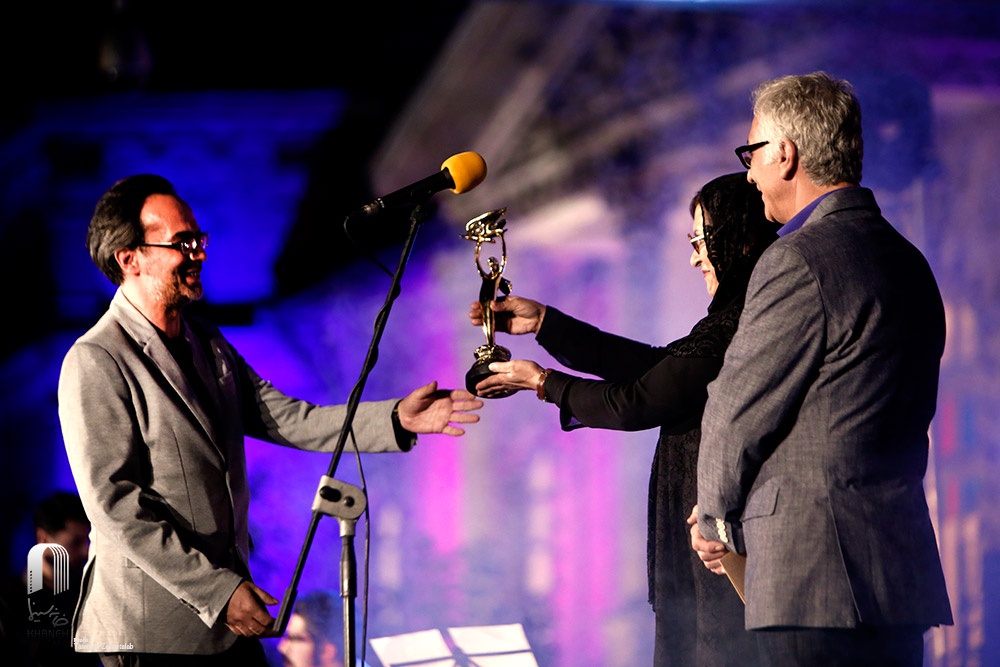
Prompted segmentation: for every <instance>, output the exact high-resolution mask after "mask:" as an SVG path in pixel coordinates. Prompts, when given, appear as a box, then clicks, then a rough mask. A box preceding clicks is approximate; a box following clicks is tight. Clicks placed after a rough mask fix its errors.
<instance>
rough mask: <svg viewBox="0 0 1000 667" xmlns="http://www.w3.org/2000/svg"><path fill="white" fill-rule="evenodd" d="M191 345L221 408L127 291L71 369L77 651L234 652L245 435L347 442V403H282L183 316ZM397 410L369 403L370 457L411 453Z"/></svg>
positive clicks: (362, 423)
mask: <svg viewBox="0 0 1000 667" xmlns="http://www.w3.org/2000/svg"><path fill="white" fill-rule="evenodd" d="M184 335H185V337H186V338H187V339H188V341H189V343H190V344H191V346H192V348H193V351H194V364H195V367H196V368H197V370H198V373H199V375H200V376H201V378H202V379H203V384H204V385H205V390H204V391H207V393H208V396H210V397H211V398H212V399H213V403H214V404H213V405H204V404H203V402H202V401H199V399H198V393H197V392H196V391H195V389H194V387H192V385H191V384H190V382H189V379H188V378H187V377H186V376H185V375H184V373H183V372H182V371H181V368H180V366H179V365H178V363H177V362H176V361H175V360H174V357H173V356H172V355H171V353H170V352H169V351H168V349H167V347H166V345H165V344H164V342H163V340H162V339H161V337H160V335H159V334H158V333H157V331H156V329H155V327H153V325H152V324H151V323H150V322H149V321H148V320H147V319H146V318H145V317H144V316H143V315H142V314H141V313H139V311H138V310H136V309H135V307H133V306H132V304H131V303H129V301H128V300H127V299H126V298H125V296H124V295H123V294H122V292H121V290H119V291H118V293H117V294H115V297H114V299H113V301H112V303H111V306H110V308H109V309H108V311H107V313H105V315H104V316H103V317H102V318H101V319H100V321H99V322H98V323H97V324H96V325H95V326H94V327H93V328H92V329H91V330H90V331H89V332H87V333H86V334H85V335H84V336H82V337H81V338H80V339H79V340H78V341H76V343H74V345H73V346H72V347H71V348H70V350H69V352H68V353H67V355H66V358H65V360H64V362H63V367H62V372H61V374H60V377H59V419H60V422H61V424H62V431H63V439H64V441H65V445H66V452H67V454H68V456H69V462H70V467H71V468H72V471H73V477H74V479H75V480H76V484H77V488H78V490H79V492H80V497H81V499H82V500H83V505H84V508H85V509H86V511H87V516H88V517H89V518H90V520H91V523H92V530H91V536H90V537H91V545H90V557H89V559H88V562H87V565H86V569H85V571H84V581H83V590H82V592H81V596H80V603H79V605H78V608H77V612H76V615H75V618H74V621H73V636H74V637H75V638H76V640H77V642H76V645H77V650H81V651H93V652H97V651H100V652H105V651H107V652H117V651H118V649H117V647H119V646H123V645H124V646H130V647H131V648H127V649H125V650H129V651H136V652H149V653H199V654H206V653H218V652H221V651H223V650H225V649H226V648H228V647H230V646H231V645H232V644H233V642H234V641H235V639H236V635H234V634H233V633H232V632H230V630H229V629H228V628H226V626H225V625H224V623H223V621H224V616H221V614H222V612H223V609H224V608H225V606H226V604H227V602H228V601H229V597H230V596H231V595H232V593H233V591H234V590H235V589H236V587H237V586H238V585H239V583H240V582H241V581H242V580H243V579H244V578H248V577H249V570H248V568H247V563H248V562H249V533H248V530H247V508H248V503H249V492H248V488H247V475H246V461H245V458H244V448H243V446H244V440H243V439H244V435H247V436H251V437H254V438H258V439H261V440H265V441H268V442H273V443H277V444H281V445H287V446H291V447H296V448H299V449H307V450H312V451H332V450H333V447H334V446H335V444H336V437H337V435H338V433H339V431H340V426H341V425H342V422H343V419H344V414H345V413H344V408H343V406H333V407H320V406H316V405H312V404H310V403H306V402H304V401H300V400H297V399H293V398H290V397H288V396H285V395H284V394H282V393H281V392H279V391H278V390H277V389H275V388H274V387H273V386H272V385H271V384H270V383H269V382H267V381H265V380H262V379H261V378H260V377H258V376H257V374H256V373H255V372H254V371H253V369H252V368H250V366H249V365H247V363H246V362H245V361H244V360H243V358H242V357H240V356H239V354H237V352H236V350H235V349H233V347H232V346H231V345H230V344H229V343H228V342H227V341H226V339H225V338H224V337H223V336H222V334H221V333H220V332H219V331H218V329H216V328H215V327H212V326H211V325H207V324H205V323H203V322H200V321H197V320H195V319H194V318H187V317H185V326H184ZM204 391H203V392H202V395H203V396H204V395H205V393H204ZM394 404H395V401H392V400H390V401H382V402H376V403H363V404H361V406H360V407H359V409H358V412H357V416H356V418H355V421H354V430H355V433H356V435H357V439H358V446H359V447H360V448H361V450H362V451H366V452H376V451H400V448H399V446H398V445H397V444H396V437H395V435H394V430H393V426H392V420H391V413H392V409H393V406H394ZM407 444H409V445H411V446H412V443H407ZM279 597H280V595H279ZM108 647H110V648H108Z"/></svg>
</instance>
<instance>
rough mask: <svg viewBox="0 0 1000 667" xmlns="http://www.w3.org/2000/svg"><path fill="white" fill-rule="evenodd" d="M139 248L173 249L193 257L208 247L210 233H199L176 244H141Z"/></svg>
mask: <svg viewBox="0 0 1000 667" xmlns="http://www.w3.org/2000/svg"><path fill="white" fill-rule="evenodd" d="M139 247H144V248H173V249H174V250H176V251H177V252H180V253H183V254H185V255H187V256H188V257H193V256H194V255H195V254H197V252H198V251H199V250H201V249H203V248H207V247H208V232H199V233H198V234H195V235H193V236H191V237H190V238H186V239H182V240H180V241H175V242H174V243H140V244H139Z"/></svg>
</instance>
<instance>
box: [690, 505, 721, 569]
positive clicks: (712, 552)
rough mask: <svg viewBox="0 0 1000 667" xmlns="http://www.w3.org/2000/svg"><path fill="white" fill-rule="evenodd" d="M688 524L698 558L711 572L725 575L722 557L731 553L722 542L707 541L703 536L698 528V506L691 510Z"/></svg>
mask: <svg viewBox="0 0 1000 667" xmlns="http://www.w3.org/2000/svg"><path fill="white" fill-rule="evenodd" d="M687 523H688V525H689V526H691V548H692V549H694V550H695V551H696V552H698V558H700V559H701V562H702V563H704V565H705V567H707V568H708V569H709V570H710V571H712V572H714V573H715V574H725V573H726V571H725V569H723V567H722V557H723V556H725V555H726V554H727V553H729V551H728V550H727V549H726V545H725V544H723V543H722V542H716V541H714V540H706V539H705V538H704V537H702V536H701V529H700V528H698V506H697V505H695V506H694V507H693V508H691V516H689V517H688V518H687Z"/></svg>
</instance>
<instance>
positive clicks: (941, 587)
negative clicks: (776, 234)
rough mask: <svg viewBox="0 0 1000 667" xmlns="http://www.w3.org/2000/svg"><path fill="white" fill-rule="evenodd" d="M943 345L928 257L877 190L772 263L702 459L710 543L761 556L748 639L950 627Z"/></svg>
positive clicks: (712, 417) (702, 517)
mask: <svg viewBox="0 0 1000 667" xmlns="http://www.w3.org/2000/svg"><path fill="white" fill-rule="evenodd" d="M944 337H945V326H944V308H943V305H942V302H941V296H940V293H939V292H938V288H937V284H936V283H935V280H934V277H933V275H932V274H931V271H930V268H929V266H928V264H927V262H926V260H925V259H924V257H923V256H922V255H921V254H920V252H919V251H918V250H917V249H916V248H915V247H913V245H911V244H910V243H909V242H908V241H907V240H906V239H904V238H903V237H902V236H901V235H900V234H899V233H898V232H897V231H896V230H895V229H893V228H892V226H891V225H889V223H887V222H886V221H885V220H884V219H883V218H882V216H881V212H880V211H879V209H878V206H877V204H876V203H875V198H874V196H873V195H872V193H871V191H870V190H867V189H864V188H846V189H842V190H837V191H834V192H833V193H831V194H829V195H828V196H827V197H826V198H824V199H823V200H822V201H821V202H820V203H819V205H818V206H817V207H816V209H815V210H814V211H813V212H812V213H811V214H810V215H809V217H808V219H807V220H806V222H805V223H804V225H803V226H802V228H801V229H799V230H797V231H793V232H791V233H789V234H788V235H786V236H784V237H783V238H781V239H779V240H778V241H776V242H775V243H774V244H773V245H772V246H771V247H770V248H768V250H767V251H766V252H765V253H764V255H763V256H762V257H761V259H760V262H759V263H758V264H757V267H756V268H755V270H754V273H753V277H752V278H751V281H750V286H749V289H748V292H747V300H746V308H745V310H744V311H743V315H742V317H741V319H740V326H739V330H738V332H737V333H736V336H735V338H734V339H733V342H732V345H731V346H730V347H729V349H728V351H727V354H726V358H725V363H724V365H723V368H722V371H721V372H720V373H719V376H718V378H717V379H716V380H715V381H714V382H712V384H710V385H709V388H708V393H709V399H708V404H707V406H706V408H705V414H704V418H703V422H702V442H701V450H700V454H699V458H698V508H699V527H700V529H701V531H702V534H703V536H705V537H706V538H708V539H714V540H722V541H724V542H726V543H727V546H729V548H730V549H731V550H737V551H740V552H743V551H744V550H745V552H746V553H747V556H748V557H747V570H746V627H747V628H748V629H755V628H766V627H773V626H805V627H855V626H857V625H858V623H859V622H862V623H866V624H873V625H897V624H918V625H925V626H929V625H935V624H941V623H950V622H951V610H950V606H949V603H948V595H947V591H946V589H945V582H944V575H943V573H942V569H941V562H940V558H939V556H938V550H937V544H936V540H935V536H934V530H933V527H932V525H931V520H930V515H929V512H928V508H927V502H926V498H925V495H924V489H923V479H924V473H925V472H926V468H927V457H928V434H927V432H928V427H929V424H930V421H931V417H932V416H933V415H934V410H935V404H936V400H937V383H938V369H939V364H940V359H941V354H942V351H943V348H944Z"/></svg>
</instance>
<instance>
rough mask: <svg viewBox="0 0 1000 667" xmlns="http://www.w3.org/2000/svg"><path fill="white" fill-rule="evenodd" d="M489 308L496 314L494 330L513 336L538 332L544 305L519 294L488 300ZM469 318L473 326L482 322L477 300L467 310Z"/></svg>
mask: <svg viewBox="0 0 1000 667" xmlns="http://www.w3.org/2000/svg"><path fill="white" fill-rule="evenodd" d="M490 310H492V311H493V312H494V313H495V314H496V317H495V319H496V330H497V331H504V332H506V333H509V334H511V335H514V336H519V335H521V334H528V333H538V329H539V328H540V327H541V326H542V320H543V319H544V318H545V306H544V305H543V304H541V303H538V302H537V301H532V300H531V299H525V298H522V297H519V296H508V297H506V298H503V299H499V300H495V301H491V302H490ZM469 319H470V320H472V324H473V325H475V326H477V327H478V326H482V324H483V307H482V304H480V303H479V302H478V301H476V302H475V303H473V304H472V307H471V309H470V310H469Z"/></svg>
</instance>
